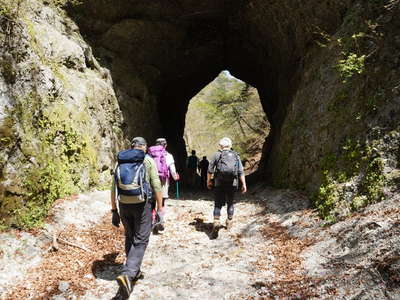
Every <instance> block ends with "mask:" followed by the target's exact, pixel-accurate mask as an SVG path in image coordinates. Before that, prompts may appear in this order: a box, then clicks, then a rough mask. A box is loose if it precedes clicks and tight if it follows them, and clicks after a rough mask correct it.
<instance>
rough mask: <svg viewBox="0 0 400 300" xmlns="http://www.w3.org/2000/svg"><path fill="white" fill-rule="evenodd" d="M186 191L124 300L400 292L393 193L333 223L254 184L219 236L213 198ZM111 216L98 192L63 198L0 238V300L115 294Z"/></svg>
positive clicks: (117, 254)
mask: <svg viewBox="0 0 400 300" xmlns="http://www.w3.org/2000/svg"><path fill="white" fill-rule="evenodd" d="M183 197H184V199H179V200H175V199H171V200H170V201H169V202H168V208H167V217H168V219H167V221H166V229H165V231H163V232H162V233H160V234H157V235H155V234H153V235H152V237H151V240H150V244H149V247H148V249H147V251H146V255H145V258H144V263H143V266H142V269H143V272H144V278H143V279H142V280H140V281H139V282H138V283H137V284H136V286H135V288H134V292H133V295H132V296H131V299H399V298H400V243H399V239H400V238H399V230H400V229H399V225H400V217H399V210H400V209H399V208H398V207H399V202H400V197H398V196H396V197H394V198H393V199H391V200H388V201H385V202H382V203H379V204H375V205H373V206H370V207H369V208H367V209H365V210H364V211H362V212H360V213H358V214H355V215H353V216H351V217H348V218H345V219H342V220H340V221H339V222H338V223H336V224H334V225H330V226H329V225H327V224H324V222H323V221H321V220H320V219H319V218H318V216H317V215H316V214H315V212H314V211H313V210H311V209H309V204H308V201H307V199H306V198H304V196H302V195H301V194H299V193H296V192H293V191H288V190H273V189H271V188H266V187H262V186H257V187H253V189H252V190H251V191H250V192H249V193H248V194H246V195H245V196H240V197H238V201H237V202H238V203H237V205H236V217H235V222H234V225H233V227H232V229H231V230H229V231H228V230H227V229H226V228H225V227H221V229H220V230H219V232H218V237H217V238H214V237H213V236H212V235H211V222H212V206H213V202H212V201H211V197H210V194H209V193H200V192H199V193H193V192H190V193H189V192H187V193H184V194H183ZM224 213H225V212H224ZM110 217H111V216H110V214H109V204H108V192H96V193H92V194H87V195H81V196H79V197H74V198H71V199H64V200H60V201H59V202H58V203H57V204H56V205H55V207H54V209H53V213H52V216H51V217H50V218H49V220H48V224H47V225H46V226H45V228H44V229H43V230H38V231H36V232H28V233H27V232H9V233H5V234H2V235H0V241H1V244H0V249H1V252H0V253H1V258H0V270H1V272H0V286H1V288H0V293H1V294H2V296H1V297H0V299H2V300H5V299H58V300H61V299H120V298H119V296H118V294H117V289H118V286H117V284H116V282H115V280H114V279H115V277H116V275H117V274H118V272H119V270H120V267H121V264H122V263H123V261H124V250H123V232H122V228H118V229H117V228H113V227H112V226H111V224H110ZM224 220H225V214H224V215H223V218H222V221H224ZM223 223H224V222H223Z"/></svg>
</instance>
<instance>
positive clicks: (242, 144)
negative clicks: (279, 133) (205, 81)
mask: <svg viewBox="0 0 400 300" xmlns="http://www.w3.org/2000/svg"><path fill="white" fill-rule="evenodd" d="M268 132H269V124H268V121H267V119H266V116H265V113H264V111H263V109H262V107H261V104H260V100H259V97H258V93H257V91H256V89H254V88H252V87H251V86H249V85H248V84H246V83H245V82H242V81H240V80H237V79H236V78H234V77H232V76H230V75H229V73H227V72H221V73H220V75H219V76H218V77H217V78H216V79H215V80H214V81H213V82H211V83H210V84H209V85H208V86H207V87H205V88H204V89H203V90H202V91H201V92H200V93H199V94H198V95H196V96H195V97H194V98H193V99H192V100H191V102H190V105H189V110H188V113H187V117H186V128H185V140H186V144H187V146H188V149H187V150H188V151H190V150H191V149H195V150H197V151H198V153H199V155H200V156H202V155H206V156H208V157H210V155H211V154H212V153H214V152H215V151H216V149H217V145H218V140H219V139H220V138H222V137H223V136H228V137H230V138H232V140H233V142H234V145H233V148H234V150H235V151H237V152H238V153H239V154H240V156H241V158H242V160H243V161H245V160H247V159H250V158H251V157H252V156H254V154H255V153H257V152H260V151H261V149H260V148H259V147H260V145H262V144H263V141H264V139H265V137H266V136H267V135H268ZM210 145H211V147H210Z"/></svg>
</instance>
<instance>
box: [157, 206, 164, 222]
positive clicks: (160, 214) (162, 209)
mask: <svg viewBox="0 0 400 300" xmlns="http://www.w3.org/2000/svg"><path fill="white" fill-rule="evenodd" d="M157 214H158V216H159V217H160V223H164V216H165V210H164V208H161V209H158V210H157Z"/></svg>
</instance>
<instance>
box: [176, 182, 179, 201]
mask: <svg viewBox="0 0 400 300" xmlns="http://www.w3.org/2000/svg"><path fill="white" fill-rule="evenodd" d="M176 199H179V181H176Z"/></svg>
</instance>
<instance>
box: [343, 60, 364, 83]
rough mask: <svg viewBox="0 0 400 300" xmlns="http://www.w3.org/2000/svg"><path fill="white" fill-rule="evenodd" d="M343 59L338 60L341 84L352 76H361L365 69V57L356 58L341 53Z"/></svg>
mask: <svg viewBox="0 0 400 300" xmlns="http://www.w3.org/2000/svg"><path fill="white" fill-rule="evenodd" d="M343 55H344V59H341V60H339V63H338V69H339V72H340V75H341V77H342V78H343V82H344V83H345V82H347V80H348V79H349V78H351V77H353V75H354V74H361V73H362V72H363V71H364V68H365V55H361V56H358V55H357V54H355V53H348V54H346V53H343Z"/></svg>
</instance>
